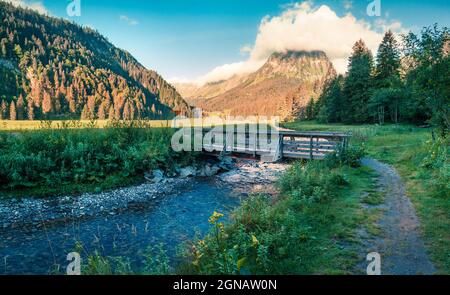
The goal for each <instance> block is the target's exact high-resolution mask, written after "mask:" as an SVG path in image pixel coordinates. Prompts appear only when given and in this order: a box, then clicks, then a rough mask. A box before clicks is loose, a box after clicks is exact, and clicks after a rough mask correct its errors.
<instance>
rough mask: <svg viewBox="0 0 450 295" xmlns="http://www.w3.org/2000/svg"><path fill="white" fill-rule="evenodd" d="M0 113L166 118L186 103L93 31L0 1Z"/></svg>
mask: <svg viewBox="0 0 450 295" xmlns="http://www.w3.org/2000/svg"><path fill="white" fill-rule="evenodd" d="M0 19H1V20H2V23H1V25H0V81H2V83H1V85H0V107H1V110H0V119H11V120H15V119H20V120H24V119H29V120H34V119H54V118H71V119H79V118H82V119H139V118H167V117H170V116H172V114H173V110H177V111H180V112H188V111H189V106H188V105H187V103H186V102H185V101H184V100H183V99H182V98H181V96H180V95H179V94H178V93H177V92H176V90H175V89H174V88H173V87H172V86H171V85H170V84H168V83H167V82H166V81H164V80H163V79H162V78H161V77H160V76H159V75H158V74H157V73H156V72H154V71H150V70H147V69H145V68H144V67H143V66H142V65H140V64H139V63H138V62H137V61H136V60H135V59H134V58H133V57H132V56H131V55H130V54H129V53H127V52H125V51H123V50H120V49H118V48H116V47H114V46H113V45H112V44H111V43H109V42H108V41H107V40H106V38H104V37H103V36H102V35H100V34H99V33H98V32H96V31H94V30H92V29H90V28H86V27H80V26H78V25H76V24H74V23H71V22H69V21H66V20H63V19H56V18H52V17H48V16H44V15H40V14H38V13H36V12H34V11H32V10H28V9H22V8H17V7H14V6H12V5H10V4H8V3H4V2H1V3H0Z"/></svg>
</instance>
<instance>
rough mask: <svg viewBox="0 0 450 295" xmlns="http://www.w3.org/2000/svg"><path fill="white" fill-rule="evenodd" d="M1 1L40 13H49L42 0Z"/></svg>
mask: <svg viewBox="0 0 450 295" xmlns="http://www.w3.org/2000/svg"><path fill="white" fill-rule="evenodd" d="M2 1H4V2H9V3H11V4H13V5H15V6H20V7H26V8H30V9H33V10H35V11H37V12H39V13H41V14H49V12H48V10H47V9H46V8H45V6H44V4H43V3H42V1H34V0H2Z"/></svg>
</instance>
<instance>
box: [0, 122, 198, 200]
mask: <svg viewBox="0 0 450 295" xmlns="http://www.w3.org/2000/svg"><path fill="white" fill-rule="evenodd" d="M95 127H96V126H95V122H92V123H91V125H89V126H88V127H86V128H79V129H77V128H73V126H70V125H69V124H66V125H60V126H59V128H57V129H54V128H52V127H51V126H45V124H44V125H42V126H41V128H40V129H39V130H34V131H23V132H17V133H10V132H2V133H0V187H1V188H2V189H3V190H4V191H6V192H8V191H9V192H13V193H19V194H20V193H21V191H24V190H25V191H26V190H28V191H30V192H32V193H36V194H41V193H42V194H48V193H50V194H52V193H59V192H61V193H63V192H64V193H66V191H65V190H66V189H68V190H73V191H82V190H83V189H87V188H89V187H90V188H94V189H97V190H100V189H104V188H107V187H111V186H116V185H121V184H126V183H128V182H129V181H131V180H133V179H134V180H135V179H136V178H142V177H143V174H144V172H146V171H150V170H152V169H157V168H161V169H164V170H170V169H173V168H174V167H175V166H176V165H181V164H183V162H189V161H191V160H192V157H193V155H190V154H181V153H175V152H173V150H172V149H171V146H170V139H171V136H172V133H173V131H172V130H171V129H169V128H151V127H149V126H148V125H147V124H146V122H139V121H135V122H110V123H109V124H108V125H107V126H106V127H105V128H104V129H98V128H95ZM46 188H47V189H46Z"/></svg>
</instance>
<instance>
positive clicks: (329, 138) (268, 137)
mask: <svg viewBox="0 0 450 295" xmlns="http://www.w3.org/2000/svg"><path fill="white" fill-rule="evenodd" d="M203 134H204V135H205V136H206V137H205V138H206V139H207V140H205V141H204V143H203V148H204V149H205V150H206V151H210V152H211V151H215V152H220V153H221V154H224V153H240V154H250V155H253V156H257V155H260V156H262V157H265V158H269V159H271V160H270V161H277V160H280V159H281V158H294V159H307V160H321V159H324V158H325V157H326V156H327V155H328V154H330V153H333V152H335V151H337V150H339V149H340V148H342V149H345V148H346V147H347V145H348V141H349V138H350V137H351V134H347V133H340V132H299V131H290V130H282V131H276V132H270V131H267V132H254V131H234V132H230V131H228V132H227V130H222V131H216V130H214V129H205V130H203ZM208 136H209V138H207V137H208Z"/></svg>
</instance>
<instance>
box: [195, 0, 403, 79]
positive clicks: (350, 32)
mask: <svg viewBox="0 0 450 295" xmlns="http://www.w3.org/2000/svg"><path fill="white" fill-rule="evenodd" d="M388 28H390V29H393V30H394V31H401V30H402V25H401V24H400V23H399V22H392V23H390V22H388V21H386V20H378V21H377V22H375V23H374V24H373V25H372V24H369V23H368V22H365V21H363V20H358V19H357V18H356V17H355V16H353V15H352V14H351V13H347V14H346V15H344V16H338V15H337V14H336V12H335V11H333V10H332V9H331V8H330V7H329V6H326V5H322V6H319V7H314V6H313V4H312V3H311V2H310V1H307V2H302V3H296V4H292V5H290V6H288V7H287V8H286V9H285V10H284V11H283V12H282V13H281V14H280V15H278V16H266V17H264V18H263V19H262V21H261V23H260V25H259V29H258V34H257V36H256V40H255V43H254V44H253V45H252V46H246V47H245V51H246V52H248V53H249V57H248V59H247V60H244V61H240V62H236V63H231V64H225V65H221V66H218V67H216V68H214V69H213V70H212V71H210V72H209V73H207V74H206V75H204V76H202V77H200V78H198V79H197V81H196V82H197V83H198V84H204V83H207V82H214V81H219V80H224V79H228V78H230V77H232V76H233V75H236V74H238V75H239V74H246V73H250V72H254V71H256V70H257V69H258V68H259V67H260V66H261V65H263V64H264V62H265V61H266V60H267V58H268V57H269V56H270V55H271V54H272V53H274V52H286V51H289V50H294V51H300V50H306V51H313V50H321V51H324V52H325V53H326V54H327V55H328V56H329V58H330V60H331V61H332V62H333V64H334V66H335V68H336V70H337V71H338V72H339V73H345V71H346V70H347V63H348V57H349V56H350V55H351V52H352V47H353V45H354V43H355V42H356V41H357V40H358V39H363V40H364V41H365V42H366V44H367V46H368V47H369V48H370V49H371V50H372V52H373V53H374V54H375V52H376V50H377V48H378V45H379V44H380V42H381V40H382V37H383V33H384V32H383V30H386V29H388Z"/></svg>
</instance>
